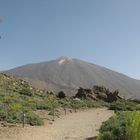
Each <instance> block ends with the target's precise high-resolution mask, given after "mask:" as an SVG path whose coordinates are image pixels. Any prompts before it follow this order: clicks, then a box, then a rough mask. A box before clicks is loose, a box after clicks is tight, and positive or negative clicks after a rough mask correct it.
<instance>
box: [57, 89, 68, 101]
mask: <svg viewBox="0 0 140 140" xmlns="http://www.w3.org/2000/svg"><path fill="white" fill-rule="evenodd" d="M57 97H58V98H59V99H63V98H66V95H65V93H64V92H63V91H60V92H59V93H58V94H57Z"/></svg>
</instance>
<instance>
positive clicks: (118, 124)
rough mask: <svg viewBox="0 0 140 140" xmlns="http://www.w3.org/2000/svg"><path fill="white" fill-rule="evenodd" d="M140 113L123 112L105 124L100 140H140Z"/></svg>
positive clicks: (101, 130)
mask: <svg viewBox="0 0 140 140" xmlns="http://www.w3.org/2000/svg"><path fill="white" fill-rule="evenodd" d="M139 132H140V112H136V111H133V112H131V111H130V112H121V113H118V114H117V115H116V116H114V117H111V118H110V119H109V120H108V121H106V122H104V123H103V125H102V126H101V128H100V134H99V136H98V140H139V138H140V133H139Z"/></svg>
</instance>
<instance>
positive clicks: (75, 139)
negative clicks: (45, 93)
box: [0, 108, 113, 140]
mask: <svg viewBox="0 0 140 140" xmlns="http://www.w3.org/2000/svg"><path fill="white" fill-rule="evenodd" d="M112 115H113V112H112V111H109V110H107V109H106V108H102V109H99V108H98V109H90V110H86V111H80V112H77V113H71V114H69V115H66V116H61V118H58V119H56V120H55V121H54V122H53V123H52V124H45V125H44V126H40V127H31V126H26V127H25V128H19V127H11V128H0V140H85V138H88V137H93V136H96V135H97V134H98V131H97V130H98V129H99V128H100V126H101V124H102V122H104V121H106V120H107V119H108V118H109V117H111V116H112Z"/></svg>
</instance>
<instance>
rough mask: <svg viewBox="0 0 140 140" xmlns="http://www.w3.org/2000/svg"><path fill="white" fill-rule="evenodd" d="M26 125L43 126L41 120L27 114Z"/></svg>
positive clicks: (30, 113)
mask: <svg viewBox="0 0 140 140" xmlns="http://www.w3.org/2000/svg"><path fill="white" fill-rule="evenodd" d="M26 123H28V124H30V125H32V126H34V125H43V124H44V123H43V120H42V119H41V118H40V117H39V116H37V115H36V114H34V113H32V112H29V113H27V114H26Z"/></svg>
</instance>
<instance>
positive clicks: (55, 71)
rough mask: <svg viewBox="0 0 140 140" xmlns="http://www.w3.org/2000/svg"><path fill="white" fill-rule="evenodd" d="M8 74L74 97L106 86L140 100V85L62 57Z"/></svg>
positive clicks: (101, 69) (103, 70)
mask: <svg viewBox="0 0 140 140" xmlns="http://www.w3.org/2000/svg"><path fill="white" fill-rule="evenodd" d="M5 73H7V74H10V75H12V76H15V77H20V78H23V79H24V80H26V81H28V82H30V83H31V84H32V85H33V86H35V87H37V88H41V89H44V88H45V89H49V90H52V91H56V92H58V91H60V90H63V91H65V92H66V93H67V94H72V93H73V92H74V91H75V90H76V89H78V88H79V87H83V88H91V87H92V86H93V85H99V86H105V87H107V88H109V89H111V90H116V89H119V90H120V92H121V93H122V94H123V95H126V96H127V97H130V98H140V81H139V80H135V79H132V78H130V77H128V76H126V75H124V74H121V73H118V72H115V71H112V70H110V69H107V68H105V67H101V66H98V65H95V64H92V63H89V62H85V61H83V60H78V59H74V58H70V57H60V58H58V59H56V60H52V61H47V62H42V63H36V64H28V65H24V66H21V67H17V68H14V69H11V70H8V71H5Z"/></svg>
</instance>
